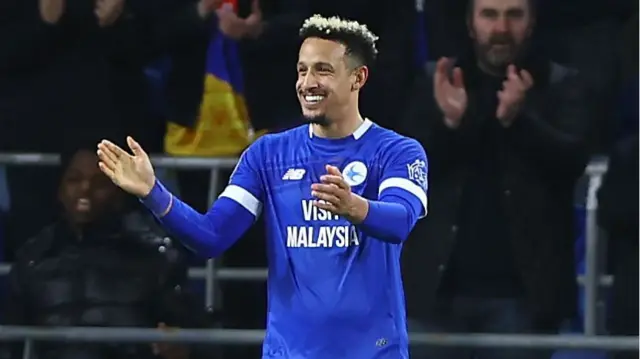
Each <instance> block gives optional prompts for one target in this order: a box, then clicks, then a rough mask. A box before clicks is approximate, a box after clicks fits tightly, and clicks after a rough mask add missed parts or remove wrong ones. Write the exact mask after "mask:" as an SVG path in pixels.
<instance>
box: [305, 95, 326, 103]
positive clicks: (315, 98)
mask: <svg viewBox="0 0 640 359" xmlns="http://www.w3.org/2000/svg"><path fill="white" fill-rule="evenodd" d="M304 100H305V101H307V102H309V103H318V102H320V101H322V100H324V96H318V95H307V96H305V97H304Z"/></svg>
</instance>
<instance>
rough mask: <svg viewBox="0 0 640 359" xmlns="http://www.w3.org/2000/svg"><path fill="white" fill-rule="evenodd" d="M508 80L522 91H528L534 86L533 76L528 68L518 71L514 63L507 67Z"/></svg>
mask: <svg viewBox="0 0 640 359" xmlns="http://www.w3.org/2000/svg"><path fill="white" fill-rule="evenodd" d="M507 82H509V84H510V85H511V86H513V87H514V88H516V89H518V90H520V91H526V90H528V89H530V88H531V87H532V86H533V77H532V76H531V74H530V73H529V72H528V71H527V70H521V71H519V72H518V71H517V69H516V67H515V66H514V65H509V66H508V67H507Z"/></svg>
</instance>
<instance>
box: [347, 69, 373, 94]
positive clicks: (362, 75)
mask: <svg viewBox="0 0 640 359" xmlns="http://www.w3.org/2000/svg"><path fill="white" fill-rule="evenodd" d="M354 71H355V73H354V81H353V85H351V90H352V91H359V90H360V89H362V87H363V86H364V84H365V83H366V82H367V79H368V78H369V68H367V67H366V66H360V67H358V68H357V69H355V70H354Z"/></svg>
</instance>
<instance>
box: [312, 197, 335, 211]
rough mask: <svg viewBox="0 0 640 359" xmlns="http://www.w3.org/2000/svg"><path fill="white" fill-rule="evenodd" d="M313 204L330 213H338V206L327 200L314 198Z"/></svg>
mask: <svg viewBox="0 0 640 359" xmlns="http://www.w3.org/2000/svg"><path fill="white" fill-rule="evenodd" d="M313 205H314V206H316V207H318V208H322V209H324V210H327V211H329V212H331V213H336V214H338V207H336V205H334V204H333V203H329V202H324V201H321V200H316V201H313Z"/></svg>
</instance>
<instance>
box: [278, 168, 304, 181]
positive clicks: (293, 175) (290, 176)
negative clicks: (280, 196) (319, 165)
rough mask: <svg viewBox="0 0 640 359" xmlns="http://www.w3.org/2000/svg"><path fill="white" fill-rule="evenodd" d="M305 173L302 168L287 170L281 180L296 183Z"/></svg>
mask: <svg viewBox="0 0 640 359" xmlns="http://www.w3.org/2000/svg"><path fill="white" fill-rule="evenodd" d="M305 172H306V171H305V170H304V169H302V168H289V169H288V170H287V172H286V173H285V174H284V176H282V179H283V180H285V181H298V180H301V179H302V176H304V174H305Z"/></svg>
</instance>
